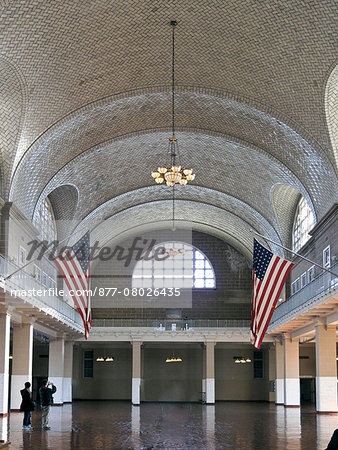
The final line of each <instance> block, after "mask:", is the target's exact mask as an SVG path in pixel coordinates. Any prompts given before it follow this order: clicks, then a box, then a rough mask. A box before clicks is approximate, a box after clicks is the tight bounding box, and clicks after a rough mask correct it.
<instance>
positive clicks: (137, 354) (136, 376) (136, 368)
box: [131, 341, 142, 405]
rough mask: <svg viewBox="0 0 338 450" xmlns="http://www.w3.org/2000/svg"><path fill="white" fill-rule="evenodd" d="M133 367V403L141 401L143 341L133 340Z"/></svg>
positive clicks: (137, 403)
mask: <svg viewBox="0 0 338 450" xmlns="http://www.w3.org/2000/svg"><path fill="white" fill-rule="evenodd" d="M132 346H133V368H132V381H131V383H132V385H131V402H132V404H133V405H139V404H140V403H141V346H142V342H139V341H133V342H132Z"/></svg>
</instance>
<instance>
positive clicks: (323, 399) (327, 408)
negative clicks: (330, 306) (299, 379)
mask: <svg viewBox="0 0 338 450" xmlns="http://www.w3.org/2000/svg"><path fill="white" fill-rule="evenodd" d="M315 328H316V409H317V412H321V413H329V412H337V411H338V408H337V361H336V325H329V326H326V325H325V323H323V321H320V320H316V322H315Z"/></svg>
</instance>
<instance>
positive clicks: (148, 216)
mask: <svg viewBox="0 0 338 450" xmlns="http://www.w3.org/2000/svg"><path fill="white" fill-rule="evenodd" d="M176 205H177V206H176V208H175V209H176V213H175V219H176V224H177V227H178V228H179V227H180V226H181V225H182V224H183V226H186V227H191V228H194V229H197V230H199V231H204V232H210V230H211V229H214V230H215V232H217V233H218V234H219V236H222V238H223V239H224V238H226V240H227V241H228V242H231V243H232V244H233V245H234V246H235V247H236V248H238V249H239V250H240V251H241V252H242V253H243V254H245V256H246V257H247V258H249V257H250V254H251V252H252V240H253V234H252V233H250V226H249V224H248V222H246V221H245V220H243V219H242V218H240V217H238V216H237V215H235V214H233V213H231V212H228V211H224V210H221V211H220V208H217V207H215V206H212V205H207V204H204V205H203V207H201V205H200V204H199V203H198V202H191V201H188V200H177V202H176ZM187 217H188V218H189V219H188V220H187ZM190 218H191V221H190ZM171 226H172V202H171V201H169V200H164V201H157V202H152V203H148V204H146V205H137V206H134V207H131V208H128V209H126V210H124V211H121V212H119V213H117V214H115V215H114V216H112V217H110V218H109V219H107V220H104V221H103V222H101V223H100V224H99V225H98V226H97V227H95V228H94V229H93V230H92V231H91V242H95V241H98V242H99V243H100V246H103V245H105V244H107V243H108V242H110V241H112V240H113V239H114V238H116V237H119V238H121V240H123V239H124V238H125V237H126V236H127V235H128V233H131V234H133V233H135V232H137V230H139V229H140V227H141V229H143V230H144V231H151V230H156V229H159V228H162V227H166V228H171ZM258 227H259V230H260V231H263V233H266V234H267V235H268V236H271V234H272V235H273V233H272V232H271V228H270V229H264V226H262V224H261V223H258ZM82 233H83V229H80V230H79V232H78V235H77V234H75V233H74V235H73V237H72V240H71V241H70V242H71V243H74V242H76V240H77V239H78V238H79V236H80V235H81V234H82ZM268 246H269V247H271V248H272V249H273V251H274V252H275V253H277V254H282V250H281V248H280V247H278V246H276V245H273V244H268Z"/></svg>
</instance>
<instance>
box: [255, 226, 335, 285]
mask: <svg viewBox="0 0 338 450" xmlns="http://www.w3.org/2000/svg"><path fill="white" fill-rule="evenodd" d="M249 231H250V233H254V234H256V235H257V236H260V237H261V238H263V239H265V240H266V241H270V242H272V243H273V244H275V245H278V247H282V248H283V249H284V250H287V251H288V252H290V253H293V254H294V255H297V256H299V257H300V258H302V259H305V261H308V262H310V263H311V264H313V265H314V266H317V267H319V268H320V269H322V270H325V272H328V273H330V274H331V275H334V276H335V277H338V275H337V274H336V273H334V272H331V270H328V269H326V268H325V267H323V266H321V265H320V264H317V263H315V262H314V261H311V259H309V258H306V257H305V256H303V255H300V254H299V253H296V252H294V251H293V250H290V249H289V248H286V247H284V245H281V244H278V242H275V241H273V240H272V239H270V238H268V237H266V236H263V235H262V234H260V233H257V231H254V230H253V229H252V228H250V230H249Z"/></svg>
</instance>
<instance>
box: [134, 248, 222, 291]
mask: <svg viewBox="0 0 338 450" xmlns="http://www.w3.org/2000/svg"><path fill="white" fill-rule="evenodd" d="M159 248H162V249H163V253H161V254H160V255H161V258H156V257H155V252H156V250H157V251H158V249H159ZM132 287H133V288H167V287H168V288H169V287H175V288H186V289H189V288H190V289H213V288H215V287H216V281H215V272H214V269H213V267H212V265H211V263H210V261H209V260H208V258H207V257H206V256H205V254H204V253H203V252H201V251H200V250H199V249H197V248H196V247H193V246H192V245H189V244H186V243H183V242H163V243H161V244H159V245H157V246H155V247H154V248H153V249H152V252H151V254H150V255H149V258H147V259H142V260H140V261H138V262H137V263H136V265H135V268H134V271H133V275H132Z"/></svg>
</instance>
